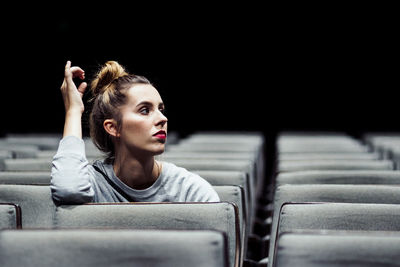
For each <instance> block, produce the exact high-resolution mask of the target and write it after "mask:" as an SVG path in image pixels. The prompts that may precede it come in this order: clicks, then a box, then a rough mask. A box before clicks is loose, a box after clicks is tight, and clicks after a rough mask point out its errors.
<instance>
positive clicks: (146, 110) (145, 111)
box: [140, 108, 150, 115]
mask: <svg viewBox="0 0 400 267" xmlns="http://www.w3.org/2000/svg"><path fill="white" fill-rule="evenodd" d="M140 113H141V114H143V115H147V114H149V113H150V109H149V108H142V109H140Z"/></svg>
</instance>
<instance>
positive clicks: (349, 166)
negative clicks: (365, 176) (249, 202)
mask: <svg viewBox="0 0 400 267" xmlns="http://www.w3.org/2000/svg"><path fill="white" fill-rule="evenodd" d="M393 169H394V164H393V161H391V160H314V161H307V160H304V161H281V162H279V164H278V169H277V172H294V171H306V170H393Z"/></svg>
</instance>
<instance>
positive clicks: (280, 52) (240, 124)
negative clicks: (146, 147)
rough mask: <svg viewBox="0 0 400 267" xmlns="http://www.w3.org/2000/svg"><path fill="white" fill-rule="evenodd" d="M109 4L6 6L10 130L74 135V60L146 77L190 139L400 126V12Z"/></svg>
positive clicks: (5, 104) (5, 116) (5, 105)
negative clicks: (68, 83) (66, 79)
mask: <svg viewBox="0 0 400 267" xmlns="http://www.w3.org/2000/svg"><path fill="white" fill-rule="evenodd" d="M96 5H99V3H97V4H96ZM102 5H103V6H102V8H100V9H97V6H95V4H93V6H88V7H85V8H83V7H81V6H80V4H79V3H63V5H58V6H48V5H43V6H38V5H37V4H35V5H34V6H32V7H27V6H24V7H19V6H17V7H9V8H8V7H7V8H4V9H3V10H2V19H1V25H2V29H3V30H2V35H3V36H2V38H1V40H2V41H1V42H2V46H1V47H2V48H1V49H0V51H1V55H2V62H1V64H2V74H1V80H2V81H1V84H2V85H1V87H2V88H1V99H2V105H1V114H2V125H1V126H0V133H1V134H7V133H15V132H19V133H25V132H56V133H57V132H59V133H61V132H62V127H63V123H64V107H63V103H62V98H61V94H60V91H59V88H60V85H61V83H62V79H63V70H64V65H65V62H66V61H67V60H71V61H72V64H73V65H78V66H80V67H82V68H83V69H84V70H85V71H86V74H87V77H88V78H90V77H91V75H93V73H94V72H95V71H96V70H97V68H98V66H99V65H100V64H103V63H104V62H105V61H107V60H117V61H119V62H120V63H121V64H122V65H124V66H125V67H126V68H127V69H128V70H129V71H130V72H131V73H135V74H139V75H144V76H146V77H147V78H148V79H150V81H152V83H153V84H154V85H155V86H156V88H157V89H159V91H160V92H161V95H162V97H163V100H164V102H165V103H166V108H167V117H168V119H169V129H170V130H174V131H177V132H179V133H181V134H183V135H185V134H187V133H191V132H193V131H199V130H240V131H241V130H244V131H262V132H264V133H265V134H266V135H275V134H276V133H277V132H279V131H283V130H322V131H345V132H348V133H350V134H353V135H356V136H357V135H360V134H362V133H364V132H370V131H400V124H399V120H398V118H399V116H398V103H399V98H398V96H397V92H398V88H399V85H398V81H399V79H398V73H399V68H398V62H399V52H398V51H399V41H398V35H399V21H398V16H396V14H395V9H394V7H391V6H376V5H368V6H367V5H366V4H365V3H363V4H354V5H353V6H349V5H345V4H343V5H340V6H339V5H337V6H333V5H323V6H322V5H316V4H309V5H305V4H304V3H303V4H301V5H298V4H297V5H292V4H284V5H281V6H279V7H277V6H271V5H269V6H268V5H255V4H251V3H248V4H244V3H240V2H239V3H238V4H236V5H234V4H232V3H227V4H226V5H223V4H220V5H219V6H216V5H212V4H209V5H206V4H201V5H200V4H198V5H197V6H196V5H193V6H188V5H182V4H180V5H176V6H171V5H167V4H164V5H163V6H160V5H159V4H156V3H152V5H153V6H152V5H150V6H139V5H138V4H137V3H131V4H130V5H127V4H121V3H118V2H111V1H110V2H104V3H103V4H102ZM88 97H90V96H89V95H87V96H85V99H86V98H88ZM87 110H88V109H87Z"/></svg>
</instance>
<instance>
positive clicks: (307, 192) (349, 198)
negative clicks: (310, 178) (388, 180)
mask: <svg viewBox="0 0 400 267" xmlns="http://www.w3.org/2000/svg"><path fill="white" fill-rule="evenodd" d="M290 202H340V203H382V204H400V186H389V185H334V184H319V185H318V184H308V185H281V186H279V187H278V188H277V189H276V191H275V197H274V215H273V220H272V228H271V229H272V230H271V239H270V248H269V254H268V255H273V253H274V245H275V234H276V233H277V229H278V219H279V211H280V209H281V206H282V205H283V204H284V203H290ZM270 262H271V265H270V266H273V265H272V264H273V258H272V259H271V261H270Z"/></svg>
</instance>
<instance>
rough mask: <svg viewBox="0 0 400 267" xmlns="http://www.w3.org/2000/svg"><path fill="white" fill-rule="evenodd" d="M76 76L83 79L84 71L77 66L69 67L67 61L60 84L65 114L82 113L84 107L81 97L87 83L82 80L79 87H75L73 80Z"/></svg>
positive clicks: (69, 64) (69, 62)
mask: <svg viewBox="0 0 400 267" xmlns="http://www.w3.org/2000/svg"><path fill="white" fill-rule="evenodd" d="M76 77H79V78H80V79H81V80H83V79H85V71H83V70H82V69H81V68H79V67H71V61H67V64H66V65H65V72H64V81H63V84H62V85H61V93H62V96H63V99H64V106H65V112H66V113H67V114H68V113H78V114H82V113H83V111H84V109H85V108H84V105H83V101H82V97H83V93H84V92H85V90H86V87H87V83H85V82H82V83H81V84H80V85H79V87H78V88H76V85H75V83H74V81H73V79H74V78H76Z"/></svg>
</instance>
